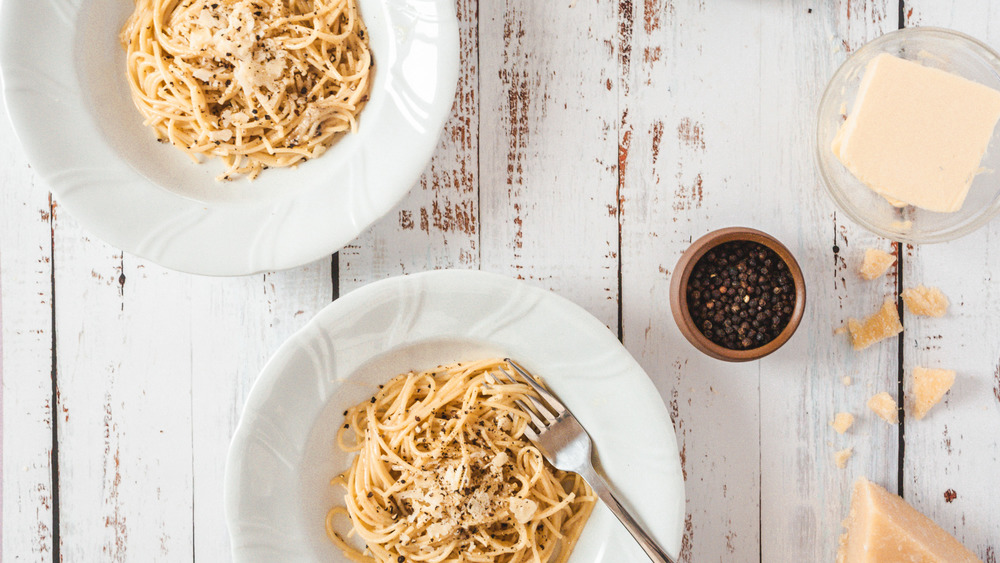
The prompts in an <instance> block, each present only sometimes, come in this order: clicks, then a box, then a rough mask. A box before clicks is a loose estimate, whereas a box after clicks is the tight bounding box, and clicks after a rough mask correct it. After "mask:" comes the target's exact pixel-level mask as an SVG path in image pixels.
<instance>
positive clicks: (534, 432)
mask: <svg viewBox="0 0 1000 563" xmlns="http://www.w3.org/2000/svg"><path fill="white" fill-rule="evenodd" d="M500 371H501V372H502V373H503V374H504V375H505V376H506V377H507V379H509V380H510V382H513V383H517V380H515V379H514V378H512V377H511V375H510V374H509V373H507V372H505V371H503V370H502V369H501V370H500ZM486 375H488V376H489V377H490V379H492V380H493V382H494V383H496V384H497V385H503V383H504V382H503V381H500V379H499V378H497V376H496V374H494V373H493V372H492V371H488V372H486ZM514 403H515V404H517V406H518V408H520V409H521V411H522V412H523V413H524V414H526V415H528V418H529V419H530V422H529V423H528V424H527V425H525V434H527V433H528V432H531V435H529V436H528V438H529V439H532V440H534V439H536V438H537V437H538V434H539V433H540V432H541V431H542V430H543V429H545V427H546V426H547V425H548V424H547V422H546V420H545V419H544V418H543V416H542V415H541V414H540V413H538V412H536V409H534V408H532V407H530V406H528V404H527V403H525V402H524V401H522V400H521V399H514ZM539 410H540V409H539ZM532 424H534V426H532ZM532 436H533V437H532Z"/></svg>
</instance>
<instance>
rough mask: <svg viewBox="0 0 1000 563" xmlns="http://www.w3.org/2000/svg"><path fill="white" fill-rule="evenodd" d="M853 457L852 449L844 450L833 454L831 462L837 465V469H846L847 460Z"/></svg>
mask: <svg viewBox="0 0 1000 563" xmlns="http://www.w3.org/2000/svg"><path fill="white" fill-rule="evenodd" d="M852 455H854V448H844V449H842V450H839V451H837V452H834V454H833V462H834V463H836V464H837V467H839V468H840V469H843V468H845V467H847V460H849V459H851V456H852Z"/></svg>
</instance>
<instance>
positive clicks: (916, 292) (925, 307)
mask: <svg viewBox="0 0 1000 563" xmlns="http://www.w3.org/2000/svg"><path fill="white" fill-rule="evenodd" d="M901 296H902V298H903V303H906V308H907V309H909V310H910V312H911V313H913V314H914V315H923V316H926V317H943V316H944V314H945V313H947V312H948V298H947V297H945V295H944V294H943V293H941V290H940V289H938V288H936V287H924V286H922V285H918V286H917V287H911V288H909V289H904V290H903V293H902V294H901Z"/></svg>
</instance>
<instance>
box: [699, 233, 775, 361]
mask: <svg viewBox="0 0 1000 563" xmlns="http://www.w3.org/2000/svg"><path fill="white" fill-rule="evenodd" d="M687 302H688V310H689V311H690V312H691V317H692V318H693V319H694V322H695V326H697V327H698V329H699V330H700V331H701V332H702V334H704V335H705V336H706V337H708V339H709V340H711V341H712V342H715V343H716V344H718V345H720V346H722V347H724V348H728V349H730V350H749V349H752V348H758V347H760V346H763V345H764V344H767V343H768V342H770V341H772V340H774V339H775V338H777V336H778V335H779V334H780V333H781V331H782V330H783V329H784V328H785V326H786V325H787V324H788V321H789V319H791V316H792V311H793V310H794V308H795V282H794V281H793V279H792V274H791V272H789V271H788V265H787V264H785V262H784V261H783V260H782V259H781V258H780V257H778V255H777V254H776V253H775V252H774V251H773V250H771V249H770V248H768V247H766V246H764V245H762V244H759V243H756V242H750V241H734V242H727V243H724V244H720V245H719V246H717V247H715V248H713V249H711V250H709V251H708V252H707V253H705V255H704V256H702V257H701V259H700V260H698V263H697V264H695V266H694V269H693V270H692V271H691V277H690V278H689V279H688V284H687Z"/></svg>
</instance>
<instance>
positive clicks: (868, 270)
mask: <svg viewBox="0 0 1000 563" xmlns="http://www.w3.org/2000/svg"><path fill="white" fill-rule="evenodd" d="M895 261H896V259H895V258H893V257H892V254H889V253H888V252H885V251H882V250H876V249H874V248H868V249H865V259H864V261H863V262H861V269H860V270H859V271H858V273H859V274H861V277H863V278H865V279H866V280H873V279H875V278H878V277H881V276H882V274H884V273H885V271H886V270H888V269H889V266H892V263H893V262H895Z"/></svg>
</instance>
